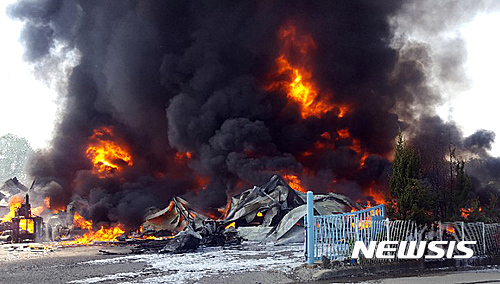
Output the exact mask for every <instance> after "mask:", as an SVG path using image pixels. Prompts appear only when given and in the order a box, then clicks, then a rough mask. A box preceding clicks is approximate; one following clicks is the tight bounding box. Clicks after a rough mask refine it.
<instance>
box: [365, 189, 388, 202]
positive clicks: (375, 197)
mask: <svg viewBox="0 0 500 284" xmlns="http://www.w3.org/2000/svg"><path fill="white" fill-rule="evenodd" d="M368 195H369V196H371V197H372V198H373V200H374V201H375V204H376V205H379V204H385V197H384V194H383V193H382V192H377V191H375V190H374V189H373V187H370V188H368Z"/></svg>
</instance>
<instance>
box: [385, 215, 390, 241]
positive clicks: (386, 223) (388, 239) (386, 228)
mask: <svg viewBox="0 0 500 284" xmlns="http://www.w3.org/2000/svg"><path fill="white" fill-rule="evenodd" d="M384 223H385V230H386V231H387V241H390V238H389V218H385V222H384Z"/></svg>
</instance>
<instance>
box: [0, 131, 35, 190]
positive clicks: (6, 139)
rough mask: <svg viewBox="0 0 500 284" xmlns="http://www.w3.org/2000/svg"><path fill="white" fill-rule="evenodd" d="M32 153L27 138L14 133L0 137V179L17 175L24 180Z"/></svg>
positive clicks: (26, 176)
mask: <svg viewBox="0 0 500 284" xmlns="http://www.w3.org/2000/svg"><path fill="white" fill-rule="evenodd" d="M32 153H33V149H32V148H31V146H30V144H29V143H28V140H26V138H22V137H18V136H16V135H14V134H10V133H9V134H6V135H4V136H2V137H0V179H1V180H0V181H4V180H7V179H9V178H12V177H17V178H18V179H19V180H20V181H21V182H26V181H27V178H28V175H27V173H26V171H25V167H26V163H27V161H28V158H29V156H30V155H31V154H32Z"/></svg>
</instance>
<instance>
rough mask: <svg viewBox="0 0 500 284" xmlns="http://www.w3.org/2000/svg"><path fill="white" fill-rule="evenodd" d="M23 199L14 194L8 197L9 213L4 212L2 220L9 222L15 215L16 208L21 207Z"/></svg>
mask: <svg viewBox="0 0 500 284" xmlns="http://www.w3.org/2000/svg"><path fill="white" fill-rule="evenodd" d="M23 202H24V199H23V198H22V197H21V196H19V195H14V196H12V197H11V198H10V199H9V213H7V214H5V216H3V218H2V222H9V221H11V220H12V218H14V217H15V216H16V210H17V209H19V208H21V204H23Z"/></svg>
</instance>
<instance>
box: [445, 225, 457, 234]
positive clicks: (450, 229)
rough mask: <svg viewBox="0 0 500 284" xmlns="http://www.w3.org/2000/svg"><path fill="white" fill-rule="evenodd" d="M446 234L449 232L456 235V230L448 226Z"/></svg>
mask: <svg viewBox="0 0 500 284" xmlns="http://www.w3.org/2000/svg"><path fill="white" fill-rule="evenodd" d="M446 232H448V233H450V234H454V233H455V228H454V227H452V226H446Z"/></svg>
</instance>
